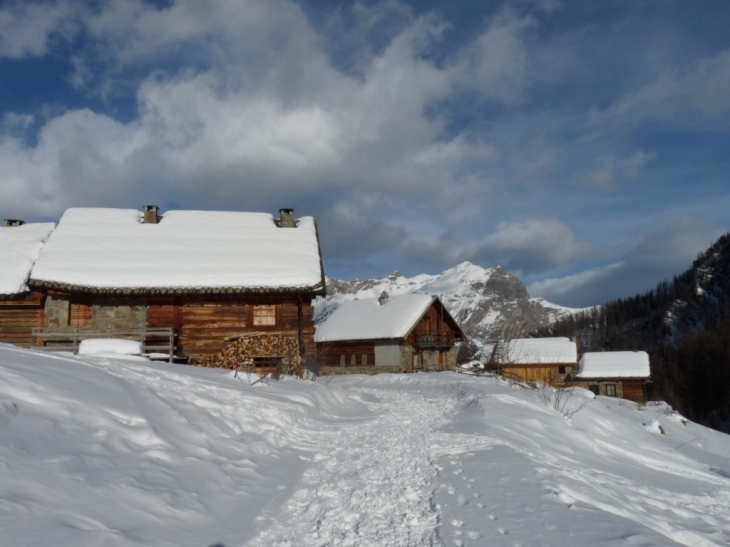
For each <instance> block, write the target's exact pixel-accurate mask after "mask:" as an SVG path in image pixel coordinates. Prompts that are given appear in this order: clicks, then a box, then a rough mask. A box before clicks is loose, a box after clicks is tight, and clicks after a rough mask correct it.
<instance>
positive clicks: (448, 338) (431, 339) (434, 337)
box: [413, 331, 456, 350]
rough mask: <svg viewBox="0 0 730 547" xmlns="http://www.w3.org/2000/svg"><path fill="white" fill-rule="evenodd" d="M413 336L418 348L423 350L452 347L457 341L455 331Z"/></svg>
mask: <svg viewBox="0 0 730 547" xmlns="http://www.w3.org/2000/svg"><path fill="white" fill-rule="evenodd" d="M413 338H414V344H415V346H416V348H418V349H421V350H436V349H451V348H453V347H454V343H455V342H456V339H455V338H454V335H453V333H451V332H448V331H438V332H430V333H427V334H414V335H413Z"/></svg>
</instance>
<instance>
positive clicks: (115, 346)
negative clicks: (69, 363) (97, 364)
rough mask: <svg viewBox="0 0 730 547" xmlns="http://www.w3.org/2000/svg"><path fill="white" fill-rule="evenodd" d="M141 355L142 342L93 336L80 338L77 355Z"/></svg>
mask: <svg viewBox="0 0 730 547" xmlns="http://www.w3.org/2000/svg"><path fill="white" fill-rule="evenodd" d="M99 354H107V355H142V342H138V341H136V340H120V339H119V338H94V339H88V340H82V341H81V343H80V344H79V355H99Z"/></svg>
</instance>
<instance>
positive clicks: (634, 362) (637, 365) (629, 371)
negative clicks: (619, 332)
mask: <svg viewBox="0 0 730 547" xmlns="http://www.w3.org/2000/svg"><path fill="white" fill-rule="evenodd" d="M579 368H580V370H579V372H578V374H576V375H575V380H574V385H577V386H580V387H583V388H586V389H590V390H591V391H592V392H593V393H595V394H596V395H606V396H608V397H619V398H621V399H628V400H630V401H634V402H636V403H640V404H646V384H647V382H648V381H649V378H650V376H651V369H650V366H649V355H648V354H647V353H646V352H644V351H604V352H589V353H584V354H583V356H582V357H581V358H580V363H579Z"/></svg>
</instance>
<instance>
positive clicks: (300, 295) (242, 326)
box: [28, 206, 325, 367]
mask: <svg viewBox="0 0 730 547" xmlns="http://www.w3.org/2000/svg"><path fill="white" fill-rule="evenodd" d="M28 286H29V287H30V288H31V289H33V290H34V291H37V292H38V293H41V294H43V295H45V301H44V307H43V327H42V328H39V329H35V330H34V332H33V333H32V337H33V343H34V345H36V346H38V347H44V348H47V349H59V348H63V347H69V345H70V347H71V348H72V349H73V348H74V347H76V345H77V344H78V342H79V340H80V339H84V338H90V337H100V336H113V337H122V338H140V339H142V340H143V341H144V342H145V344H146V349H147V351H148V352H150V353H152V354H153V355H155V356H157V357H165V358H168V359H170V360H172V359H173V358H175V359H181V360H186V361H188V362H193V363H201V364H207V365H215V366H228V367H237V366H241V365H244V364H251V363H255V362H258V363H277V362H281V361H287V362H290V363H291V362H292V361H297V363H298V364H301V363H302V362H304V361H305V360H306V359H307V358H308V357H309V358H310V359H311V358H313V356H314V352H315V346H314V340H313V335H314V324H313V322H312V306H311V301H312V299H313V298H314V297H316V296H317V295H322V294H324V292H325V281H324V270H323V267H322V259H321V254H320V249H319V238H318V235H317V227H316V223H315V221H314V220H313V219H312V218H311V217H303V218H300V219H295V218H294V217H293V210H291V209H282V210H280V217H279V218H276V219H275V218H273V217H272V216H271V215H269V214H264V213H241V212H221V211H168V212H166V213H165V214H164V215H162V216H161V215H160V214H159V212H158V208H157V207H155V206H147V207H145V208H144V210H143V212H142V213H140V212H139V211H135V210H128V209H69V210H68V211H66V213H65V214H64V215H63V217H62V218H61V220H60V222H59V223H58V226H57V228H56V229H55V230H54V231H53V233H52V234H51V236H50V237H49V238H48V241H47V242H46V244H45V246H44V247H43V250H42V252H41V253H40V256H39V257H38V259H37V261H36V263H35V265H34V267H33V269H32V271H31V273H30V279H29V280H28Z"/></svg>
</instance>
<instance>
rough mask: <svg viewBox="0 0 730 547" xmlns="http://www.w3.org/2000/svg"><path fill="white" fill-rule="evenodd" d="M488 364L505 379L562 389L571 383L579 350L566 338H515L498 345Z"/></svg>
mask: <svg viewBox="0 0 730 547" xmlns="http://www.w3.org/2000/svg"><path fill="white" fill-rule="evenodd" d="M488 364H489V366H490V368H493V369H497V371H498V372H501V374H502V375H503V376H504V377H505V378H507V379H511V380H516V381H519V382H528V383H534V382H545V383H548V384H551V385H553V386H556V387H561V386H565V385H567V384H570V382H571V381H572V377H573V374H574V373H575V368H576V367H577V364H578V347H577V345H576V343H575V342H574V341H572V340H569V339H568V338H515V339H514V340H509V341H505V342H498V343H497V344H496V345H495V346H494V348H493V351H492V356H491V358H490V362H489V363H488Z"/></svg>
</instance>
